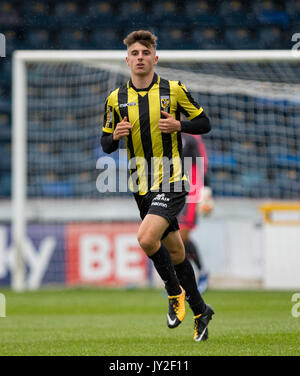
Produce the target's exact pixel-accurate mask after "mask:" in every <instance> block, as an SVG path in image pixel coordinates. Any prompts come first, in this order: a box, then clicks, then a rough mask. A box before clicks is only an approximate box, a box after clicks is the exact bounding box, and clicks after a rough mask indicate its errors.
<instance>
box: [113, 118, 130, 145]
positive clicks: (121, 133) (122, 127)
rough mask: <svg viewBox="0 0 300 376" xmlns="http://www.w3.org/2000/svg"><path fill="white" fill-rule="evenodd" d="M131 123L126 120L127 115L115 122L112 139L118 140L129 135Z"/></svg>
mask: <svg viewBox="0 0 300 376" xmlns="http://www.w3.org/2000/svg"><path fill="white" fill-rule="evenodd" d="M132 128H133V127H132V125H131V123H129V122H128V121H127V117H126V116H125V117H124V119H123V120H122V121H121V122H120V123H118V124H117V126H116V129H115V131H114V133H113V140H114V141H119V140H121V138H123V137H125V136H129V133H130V130H131V129H132Z"/></svg>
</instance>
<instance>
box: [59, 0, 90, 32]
mask: <svg viewBox="0 0 300 376" xmlns="http://www.w3.org/2000/svg"><path fill="white" fill-rule="evenodd" d="M53 13H54V14H53V18H54V19H55V21H56V25H57V26H60V27H63V28H73V29H76V30H78V29H80V27H82V23H83V21H84V19H83V16H82V13H81V9H80V6H79V4H78V3H76V2H74V1H67V2H58V3H57V4H56V5H55V6H54V12H53Z"/></svg>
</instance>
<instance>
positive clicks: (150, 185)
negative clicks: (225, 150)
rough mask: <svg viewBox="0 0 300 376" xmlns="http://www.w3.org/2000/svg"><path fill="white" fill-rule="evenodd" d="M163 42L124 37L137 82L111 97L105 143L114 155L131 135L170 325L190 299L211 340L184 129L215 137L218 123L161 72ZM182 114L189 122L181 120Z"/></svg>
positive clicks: (143, 228) (134, 185) (137, 34)
mask: <svg viewBox="0 0 300 376" xmlns="http://www.w3.org/2000/svg"><path fill="white" fill-rule="evenodd" d="M156 39H157V38H156V36H155V35H153V34H152V33H151V32H149V31H145V30H139V31H134V32H132V33H130V34H129V35H128V36H127V37H126V38H125V39H124V44H125V45H126V46H127V57H126V62H127V65H128V66H129V68H130V73H131V78H130V80H129V81H128V82H127V83H126V84H125V85H123V86H121V87H119V88H117V89H116V90H114V91H113V92H112V93H111V94H110V95H109V96H108V98H107V100H106V103H105V116H104V125H103V133H102V137H101V145H102V148H103V150H104V152H106V153H112V152H113V151H115V150H117V148H118V146H119V141H120V140H121V139H122V138H124V137H125V141H126V148H127V151H128V158H129V171H130V177H131V181H130V188H131V190H132V191H133V192H134V198H135V200H136V203H137V206H138V208H139V211H140V216H141V218H142V223H141V225H140V227H139V231H138V234H137V238H138V242H139V244H140V246H141V248H142V249H143V250H144V252H145V253H146V254H147V256H148V257H149V258H150V259H151V260H152V261H153V264H154V267H155V269H156V270H157V272H158V274H159V276H160V277H161V279H162V281H163V282H164V284H165V288H166V291H167V293H168V302H169V309H168V314H167V324H168V327H169V328H175V327H177V326H178V325H179V324H180V323H181V322H182V321H183V319H184V316H185V298H186V296H187V300H188V303H189V305H190V307H191V309H192V310H193V313H194V323H195V332H194V340H195V341H201V340H205V339H206V338H207V325H208V323H209V321H210V320H211V318H212V315H213V314H214V311H213V309H212V308H211V307H210V306H209V305H208V304H206V303H205V302H204V300H203V299H202V297H201V295H200V293H199V291H198V289H197V283H196V280H195V275H194V271H193V267H192V265H191V263H190V262H189V261H188V259H187V258H186V257H185V249H184V244H183V242H182V239H181V237H180V233H179V225H178V221H177V215H178V214H179V213H180V211H181V209H182V208H183V206H184V204H185V196H186V194H187V190H186V185H187V184H186V182H187V177H186V176H185V175H184V173H183V169H182V164H181V150H182V144H181V132H186V133H194V134H202V133H207V132H209V131H210V123H209V120H208V118H207V117H206V115H205V114H204V112H203V109H202V108H201V107H200V106H199V105H198V104H197V103H196V102H195V101H194V99H193V98H192V96H191V94H190V93H189V91H188V90H187V89H186V87H185V86H184V85H183V84H182V83H181V82H179V81H170V80H166V79H163V78H161V77H160V76H158V75H157V74H156V73H155V72H154V67H155V65H156V64H157V63H158V56H157V55H156ZM180 113H184V114H185V115H186V117H187V118H188V119H189V120H187V121H180V120H179V119H180Z"/></svg>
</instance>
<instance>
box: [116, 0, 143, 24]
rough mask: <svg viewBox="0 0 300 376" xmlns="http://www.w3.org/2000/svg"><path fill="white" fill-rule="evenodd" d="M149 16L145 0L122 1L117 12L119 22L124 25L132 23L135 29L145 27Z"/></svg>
mask: <svg viewBox="0 0 300 376" xmlns="http://www.w3.org/2000/svg"><path fill="white" fill-rule="evenodd" d="M149 16H150V13H148V12H147V8H146V6H145V2H142V1H138V0H132V1H123V2H121V4H120V6H119V9H118V12H117V20H118V23H119V24H120V25H121V26H124V27H128V25H130V26H131V27H132V28H133V29H135V30H136V29H140V28H142V29H144V28H145V24H147V23H148V17H149Z"/></svg>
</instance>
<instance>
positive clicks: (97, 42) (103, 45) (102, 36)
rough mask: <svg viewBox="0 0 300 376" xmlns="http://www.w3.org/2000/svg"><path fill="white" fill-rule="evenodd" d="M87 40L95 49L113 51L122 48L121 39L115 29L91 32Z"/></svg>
mask: <svg viewBox="0 0 300 376" xmlns="http://www.w3.org/2000/svg"><path fill="white" fill-rule="evenodd" d="M124 34H125V33H124ZM89 40H90V43H91V45H92V46H94V48H96V49H102V50H113V49H118V48H119V49H121V48H123V43H122V39H121V37H120V35H119V33H118V31H117V30H116V29H115V28H104V29H102V28H101V29H94V30H91V33H90V39H89Z"/></svg>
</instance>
